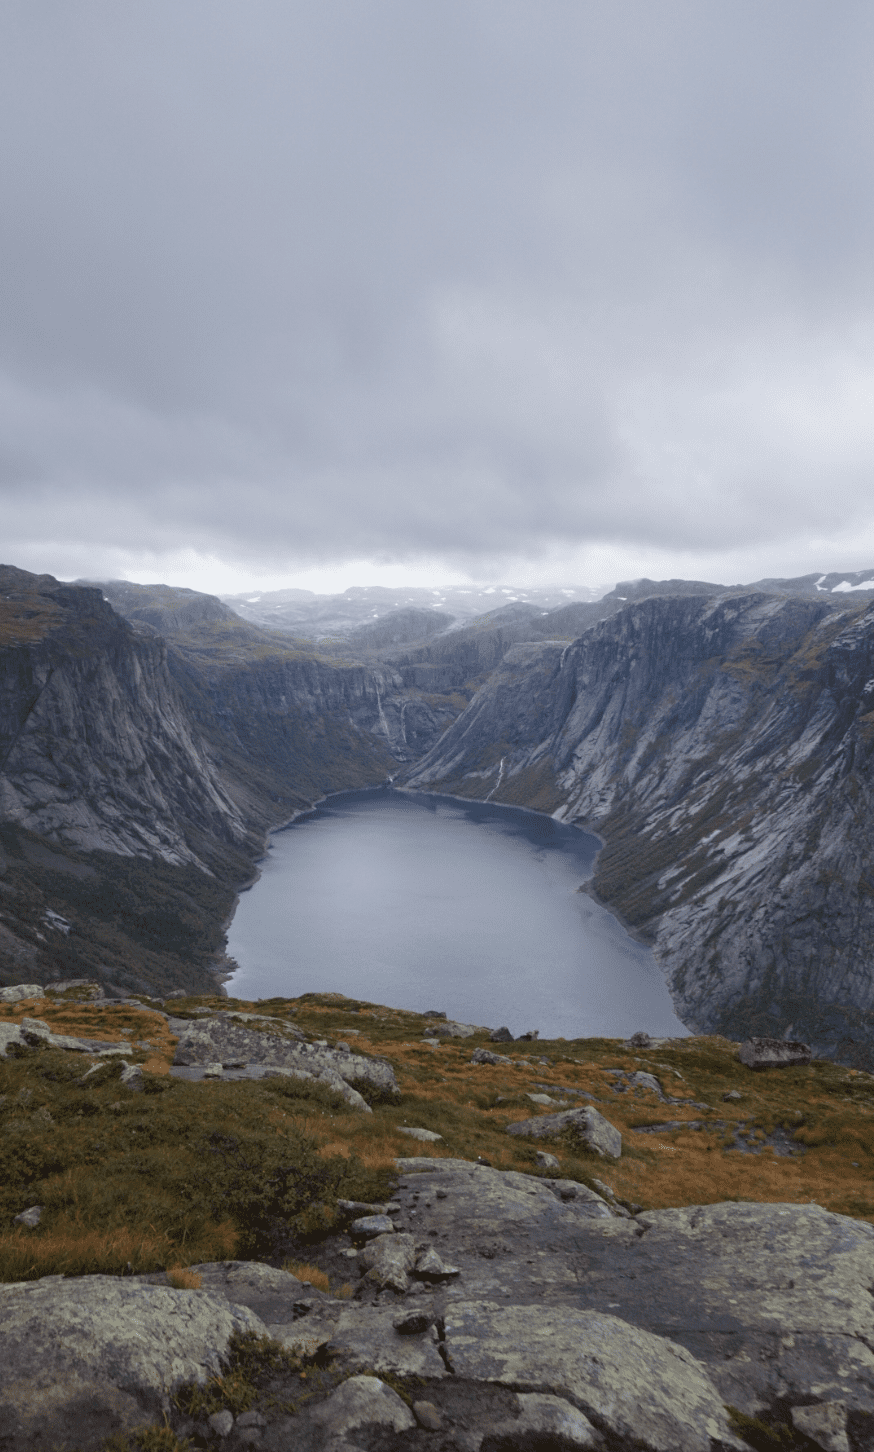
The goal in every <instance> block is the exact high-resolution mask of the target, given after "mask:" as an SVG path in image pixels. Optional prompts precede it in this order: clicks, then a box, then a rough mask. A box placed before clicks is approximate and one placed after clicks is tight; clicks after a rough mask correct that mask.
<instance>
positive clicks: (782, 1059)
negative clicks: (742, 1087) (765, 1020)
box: [737, 1039, 813, 1069]
mask: <svg viewBox="0 0 874 1452" xmlns="http://www.w3.org/2000/svg"><path fill="white" fill-rule="evenodd" d="M737 1056H738V1058H739V1059H740V1061H741V1063H742V1064H746V1066H747V1068H748V1069H791V1068H794V1067H795V1066H796V1065H798V1066H802V1067H803V1066H804V1065H805V1064H809V1063H810V1060H811V1058H812V1057H813V1050H812V1049H811V1047H810V1044H802V1043H799V1042H798V1040H796V1039H747V1041H746V1043H744V1044H741V1046H740V1048H739V1049H738V1054H737Z"/></svg>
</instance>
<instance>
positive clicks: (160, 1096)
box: [0, 994, 874, 1294]
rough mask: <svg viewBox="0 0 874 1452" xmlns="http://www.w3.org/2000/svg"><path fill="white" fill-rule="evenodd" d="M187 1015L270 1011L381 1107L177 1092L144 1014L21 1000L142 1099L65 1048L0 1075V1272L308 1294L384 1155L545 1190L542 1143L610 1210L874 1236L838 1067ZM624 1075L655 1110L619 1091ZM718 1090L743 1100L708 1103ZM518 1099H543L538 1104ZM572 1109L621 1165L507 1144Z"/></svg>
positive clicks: (870, 1094)
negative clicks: (250, 1272)
mask: <svg viewBox="0 0 874 1452" xmlns="http://www.w3.org/2000/svg"><path fill="white" fill-rule="evenodd" d="M203 1006H207V1007H211V1008H214V1009H219V1008H221V1009H225V1010H227V1009H234V1008H239V1009H241V1010H245V1011H251V1010H253V1009H255V1010H257V1011H258V1012H262V1013H269V1014H271V1015H276V1016H278V1017H280V1018H282V1017H287V1018H288V1019H289V1020H290V1021H293V1022H294V1023H295V1024H296V1025H297V1026H298V1027H299V1028H302V1029H303V1030H304V1031H305V1032H306V1033H307V1034H308V1036H310V1037H311V1038H313V1039H322V1040H327V1041H328V1042H330V1043H334V1042H337V1041H338V1040H343V1041H345V1042H348V1043H350V1044H351V1045H352V1046H353V1047H354V1049H355V1051H356V1052H363V1053H365V1054H376V1055H382V1056H385V1057H386V1058H388V1060H389V1061H390V1062H391V1064H392V1065H393V1067H394V1070H395V1073H396V1076H397V1079H398V1082H399V1084H400V1087H401V1091H402V1092H401V1098H400V1101H399V1102H394V1103H379V1102H376V1103H375V1104H374V1106H373V1112H372V1113H370V1114H364V1113H362V1112H361V1111H360V1110H357V1109H352V1108H350V1107H349V1106H348V1105H347V1104H346V1103H345V1101H343V1100H342V1099H341V1098H339V1097H338V1096H337V1095H335V1094H333V1093H331V1092H330V1091H329V1090H326V1089H325V1088H324V1087H322V1086H319V1085H316V1084H308V1083H305V1082H300V1081H297V1080H293V1079H281V1078H280V1079H269V1080H263V1081H259V1082H233V1083H231V1082H221V1081H204V1082H202V1083H188V1082H183V1081H179V1080H177V1079H174V1078H172V1077H170V1076H169V1066H170V1063H171V1060H172V1053H173V1048H174V1043H175V1040H174V1039H173V1037H172V1035H171V1034H170V1033H169V1031H168V1028H167V1024H166V1020H165V1019H163V1018H162V1017H161V1016H160V1015H158V1014H156V1013H155V1012H154V1011H152V1010H151V1009H150V1008H149V1006H148V1005H147V1004H146V1003H144V1004H143V1007H142V1009H137V1008H132V1007H129V1006H124V1005H117V1006H113V1005H107V1004H100V1003H98V1004H95V1005H93V1006H92V1005H87V1004H62V1003H61V1004H54V1005H51V1004H45V1003H43V1004H38V1005H36V1006H35V1005H34V1004H33V1002H32V1001H31V1002H30V1003H29V1004H28V1005H25V1008H29V1010H30V1014H31V1015H32V1016H37V1017H42V1018H45V1019H46V1021H47V1022H49V1023H50V1024H51V1026H52V1027H53V1028H55V1029H57V1030H58V1031H61V1032H75V1033H77V1034H79V1035H82V1036H86V1037H92V1038H95V1039H101V1038H102V1039H105V1040H106V1041H108V1042H120V1041H122V1040H123V1039H125V1038H127V1039H129V1041H130V1042H131V1043H132V1044H133V1046H134V1047H133V1048H132V1050H131V1053H130V1055H129V1056H128V1058H129V1060H138V1061H139V1062H140V1063H141V1065H142V1067H143V1069H144V1082H145V1087H146V1092H145V1093H132V1092H131V1091H130V1090H128V1089H127V1088H126V1087H125V1086H124V1085H122V1084H121V1082H120V1080H119V1074H120V1069H119V1065H118V1063H117V1062H112V1061H107V1062H105V1063H104V1064H102V1065H101V1067H100V1068H99V1070H98V1071H97V1072H96V1073H93V1074H87V1071H88V1069H89V1067H90V1064H91V1061H90V1060H89V1058H88V1056H87V1055H83V1054H74V1053H69V1052H63V1051H56V1050H51V1049H43V1048H41V1049H37V1050H33V1051H28V1052H25V1053H22V1054H20V1055H19V1056H18V1057H14V1056H13V1055H12V1053H10V1056H9V1057H8V1058H7V1059H5V1060H0V1278H2V1279H3V1280H7V1281H9V1280H26V1279H32V1278H36V1277H39V1276H42V1275H47V1274H58V1273H64V1274H67V1275H82V1274H87V1273H93V1272H103V1273H110V1274H119V1275H123V1274H130V1273H132V1272H133V1273H138V1272H145V1271H154V1270H160V1269H168V1268H169V1269H170V1271H171V1280H172V1277H176V1279H175V1280H172V1283H173V1284H179V1285H182V1284H187V1282H186V1281H185V1279H184V1278H185V1277H188V1276H191V1275H192V1272H191V1271H190V1270H188V1269H186V1268H187V1267H190V1266H193V1265H196V1264H198V1263H199V1262H204V1261H211V1260H221V1259H228V1258H239V1259H248V1258H251V1259H267V1260H271V1261H272V1262H273V1263H274V1264H282V1263H283V1262H284V1261H287V1260H288V1258H289V1257H291V1258H293V1261H294V1263H295V1264H296V1265H297V1266H298V1269H297V1270H295V1274H297V1275H299V1277H300V1278H301V1279H303V1280H309V1281H310V1282H311V1283H312V1284H313V1285H318V1286H321V1281H320V1280H319V1279H318V1275H319V1274H320V1273H319V1272H318V1269H317V1266H318V1255H317V1253H315V1252H316V1251H317V1248H318V1246H319V1244H320V1242H321V1241H322V1240H323V1239H324V1238H325V1236H327V1235H330V1233H331V1232H332V1231H333V1230H335V1229H336V1228H337V1226H338V1223H339V1220H338V1213H337V1200H338V1198H344V1199H350V1200H362V1201H366V1202H368V1203H370V1202H381V1201H384V1200H386V1199H388V1198H389V1197H390V1194H391V1186H392V1182H393V1176H394V1175H395V1174H396V1168H395V1160H396V1158H397V1157H399V1156H409V1155H432V1156H436V1157H441V1156H458V1157H461V1158H465V1159H476V1158H478V1157H479V1158H481V1159H483V1160H486V1161H488V1162H489V1163H491V1164H492V1165H494V1166H496V1167H498V1168H504V1169H516V1170H523V1171H525V1172H527V1173H529V1174H540V1175H544V1174H549V1173H550V1172H549V1171H546V1170H542V1169H540V1168H539V1166H538V1164H537V1158H536V1154H537V1150H538V1149H541V1148H543V1149H547V1150H551V1151H552V1152H553V1153H555V1154H556V1155H557V1156H558V1158H559V1160H560V1165H561V1168H560V1171H559V1173H560V1174H561V1176H563V1177H564V1178H567V1179H576V1180H579V1181H581V1182H583V1183H586V1184H589V1185H594V1183H595V1181H596V1180H598V1181H600V1182H601V1183H606V1184H608V1185H609V1186H610V1187H611V1188H612V1190H613V1191H614V1193H615V1195H616V1196H617V1197H618V1198H619V1199H620V1200H622V1201H624V1202H625V1203H626V1204H629V1205H639V1206H642V1207H644V1208H659V1207H666V1206H678V1205H687V1204H708V1203H713V1202H716V1201H719V1200H729V1199H732V1200H758V1201H789V1202H795V1203H802V1202H806V1201H811V1200H813V1201H816V1202H817V1203H819V1204H821V1205H823V1206H824V1207H825V1208H827V1209H829V1210H835V1211H838V1212H840V1213H842V1214H846V1215H851V1216H855V1217H858V1218H863V1219H867V1220H872V1221H874V1192H872V1190H871V1184H872V1174H871V1171H872V1168H874V1078H872V1076H870V1075H867V1074H865V1073H862V1072H859V1071H856V1070H848V1069H846V1068H844V1067H842V1066H840V1065H836V1064H832V1063H826V1062H814V1063H813V1064H811V1065H809V1066H808V1067H806V1068H795V1069H782V1070H771V1071H767V1072H764V1073H754V1072H753V1071H751V1070H749V1069H747V1068H745V1067H744V1066H743V1065H742V1064H741V1063H740V1062H739V1060H738V1058H737V1046H736V1045H735V1044H733V1043H732V1042H730V1041H729V1040H727V1039H720V1038H718V1037H711V1038H688V1039H682V1040H673V1041H671V1042H669V1043H666V1044H663V1045H661V1046H653V1047H652V1048H650V1049H630V1048H628V1047H626V1046H625V1044H624V1043H622V1042H621V1041H619V1040H610V1039H589V1040H576V1041H564V1040H556V1041H552V1042H543V1041H539V1040H537V1041H530V1042H524V1043H522V1042H516V1043H509V1044H493V1045H489V1047H491V1048H493V1049H495V1050H497V1052H499V1053H500V1054H502V1055H503V1056H504V1057H506V1058H508V1059H509V1060H510V1062H509V1063H502V1064H497V1065H488V1064H486V1065H478V1064H473V1063H472V1062H471V1054H472V1051H473V1049H474V1048H476V1047H477V1046H479V1045H487V1044H489V1040H488V1036H487V1035H486V1034H485V1033H482V1034H476V1035H474V1036H473V1037H472V1038H468V1039H444V1040H437V1041H434V1042H428V1043H426V1042H423V1033H424V1029H425V1028H426V1027H427V1026H429V1025H431V1024H432V1023H433V1021H430V1020H427V1019H425V1018H423V1017H422V1016H421V1015H418V1014H413V1013H406V1012H401V1011H399V1010H393V1009H390V1008H384V1007H381V1006H379V1005H373V1004H367V1003H364V1002H363V1001H359V1000H349V999H344V998H342V997H340V996H339V995H335V994H308V995H305V996H303V997H302V998H299V999H297V1000H293V1001H291V1000H273V1001H271V1002H270V1003H269V1004H267V1003H262V1004H251V1003H245V1002H236V1001H228V1000H227V999H201V1000H196V999H189V1000H179V1001H177V1002H176V1003H174V1013H175V1012H176V1011H177V1008H178V1011H180V1012H181V1013H183V1014H184V1013H189V1014H194V1012H195V1010H196V1009H197V1008H198V1007H203ZM22 1016H23V1008H22V1005H21V1004H14V1005H2V1006H0V1017H2V1018H3V1019H5V1020H7V1021H8V1020H14V1019H16V1018H20V1017H22ZM125 1031H127V1032H125ZM138 1046H139V1047H138ZM638 1071H643V1072H645V1073H647V1074H651V1075H653V1076H655V1077H656V1079H658V1081H659V1083H660V1084H661V1086H662V1089H663V1092H664V1095H665V1098H660V1097H659V1096H658V1095H657V1094H656V1093H655V1092H654V1091H653V1090H652V1089H651V1088H647V1087H642V1086H636V1085H634V1084H633V1083H630V1082H629V1077H628V1076H630V1075H631V1074H633V1073H635V1072H638ZM86 1074H87V1077H86ZM571 1090H573V1091H576V1092H575V1093H570V1092H565V1091H571ZM732 1091H735V1092H736V1093H739V1094H740V1096H741V1097H740V1098H736V1099H731V1100H726V1099H725V1098H724V1096H725V1095H726V1094H728V1093H730V1092H732ZM532 1093H539V1094H543V1093H546V1094H548V1095H549V1097H550V1098H551V1099H552V1100H554V1101H555V1104H554V1105H550V1106H543V1107H541V1106H540V1105H538V1104H537V1103H535V1102H532V1100H531V1099H530V1098H529V1095H531V1094H532ZM582 1096H588V1097H582ZM668 1101H672V1102H668ZM587 1103H594V1104H595V1105H596V1106H597V1108H598V1109H599V1111H600V1112H601V1113H602V1114H603V1115H604V1116H605V1117H606V1118H607V1119H609V1120H610V1121H611V1123H613V1124H615V1125H616V1127H617V1128H618V1129H619V1130H620V1131H621V1132H622V1136H623V1152H622V1158H621V1159H620V1160H619V1161H617V1162H611V1161H603V1160H599V1159H597V1158H596V1157H595V1156H593V1155H591V1154H588V1153H587V1152H585V1151H584V1150H582V1149H581V1148H580V1147H579V1146H578V1145H575V1144H574V1143H573V1142H572V1141H571V1140H568V1139H564V1140H561V1141H558V1142H556V1143H553V1144H549V1143H543V1142H538V1143H532V1142H530V1141H526V1140H523V1139H518V1138H516V1137H510V1136H508V1135H507V1133H506V1130H507V1125H508V1124H511V1123H513V1122H514V1121H518V1120H519V1119H523V1118H530V1117H534V1116H535V1115H538V1114H541V1113H554V1112H555V1110H556V1108H557V1107H569V1106H579V1105H584V1104H587ZM411 1127H419V1128H425V1129H429V1130H432V1131H434V1132H436V1133H437V1134H439V1135H441V1136H442V1138H441V1139H440V1140H439V1141H433V1142H427V1143H423V1142H420V1141H416V1140H415V1139H412V1138H410V1137H409V1136H408V1135H406V1134H404V1133H403V1131H404V1130H405V1129H409V1128H411ZM644 1128H648V1129H649V1130H650V1131H651V1132H649V1133H640V1132H636V1131H640V1130H641V1129H644ZM552 1173H555V1172H552ZM34 1205H40V1206H42V1207H43V1210H42V1216H41V1219H40V1223H39V1225H38V1226H37V1227H36V1228H33V1229H29V1228H26V1227H24V1226H18V1225H15V1224H14V1223H13V1217H14V1216H16V1215H17V1214H19V1213H20V1212H21V1211H23V1210H26V1209H28V1208H29V1207H31V1206H34ZM331 1289H332V1290H333V1291H334V1293H335V1294H336V1293H337V1288H336V1287H331Z"/></svg>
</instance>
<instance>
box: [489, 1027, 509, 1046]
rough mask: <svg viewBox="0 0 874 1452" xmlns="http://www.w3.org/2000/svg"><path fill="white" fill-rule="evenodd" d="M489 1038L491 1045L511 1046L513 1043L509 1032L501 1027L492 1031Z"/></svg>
mask: <svg viewBox="0 0 874 1452" xmlns="http://www.w3.org/2000/svg"><path fill="white" fill-rule="evenodd" d="M489 1038H490V1039H491V1041H492V1043H493V1044H511V1043H512V1042H513V1035H512V1034H511V1033H510V1030H509V1029H508V1028H504V1027H503V1026H502V1027H501V1028H496V1029H492V1031H491V1033H490V1034H489Z"/></svg>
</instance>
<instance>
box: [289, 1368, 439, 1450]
mask: <svg viewBox="0 0 874 1452" xmlns="http://www.w3.org/2000/svg"><path fill="white" fill-rule="evenodd" d="M310 1415H311V1417H312V1420H313V1421H314V1422H316V1423H317V1424H320V1425H321V1426H323V1427H324V1428H325V1429H326V1431H328V1432H329V1433H330V1435H331V1436H332V1437H338V1438H342V1437H344V1436H345V1435H346V1433H347V1432H353V1431H355V1430H356V1429H357V1428H359V1427H366V1426H378V1427H386V1428H391V1430H392V1431H393V1432H409V1431H410V1430H411V1428H413V1427H415V1425H416V1419H415V1417H414V1416H413V1414H412V1412H411V1411H410V1409H409V1407H408V1406H407V1404H406V1402H404V1401H402V1400H401V1398H400V1397H399V1396H398V1394H397V1392H395V1391H392V1389H391V1387H389V1386H386V1384H385V1382H382V1381H380V1380H379V1378H378V1377H375V1376H352V1377H350V1378H349V1380H348V1381H344V1382H343V1384H342V1385H341V1386H338V1387H337V1390H336V1391H335V1392H332V1393H331V1395H330V1396H329V1397H328V1400H327V1401H326V1402H322V1403H321V1405H320V1406H318V1407H316V1408H314V1410H313V1411H312V1412H311V1414H310Z"/></svg>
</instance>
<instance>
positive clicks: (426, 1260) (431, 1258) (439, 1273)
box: [416, 1246, 461, 1281]
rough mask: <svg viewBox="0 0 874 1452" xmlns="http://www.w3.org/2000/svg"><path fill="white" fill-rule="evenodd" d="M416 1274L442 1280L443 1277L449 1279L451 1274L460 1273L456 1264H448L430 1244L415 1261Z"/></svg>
mask: <svg viewBox="0 0 874 1452" xmlns="http://www.w3.org/2000/svg"><path fill="white" fill-rule="evenodd" d="M416 1275H417V1276H421V1277H422V1278H423V1279H427V1280H431V1281H437V1280H443V1279H444V1277H445V1278H446V1279H449V1278H450V1277H452V1276H458V1275H461V1271H460V1270H459V1268H458V1266H457V1265H448V1264H447V1263H446V1261H445V1260H443V1259H442V1258H441V1257H440V1256H439V1255H438V1254H437V1252H436V1250H435V1249H434V1247H433V1246H430V1247H429V1248H428V1250H426V1251H425V1253H424V1254H423V1255H420V1256H419V1258H418V1260H417V1261H416Z"/></svg>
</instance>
